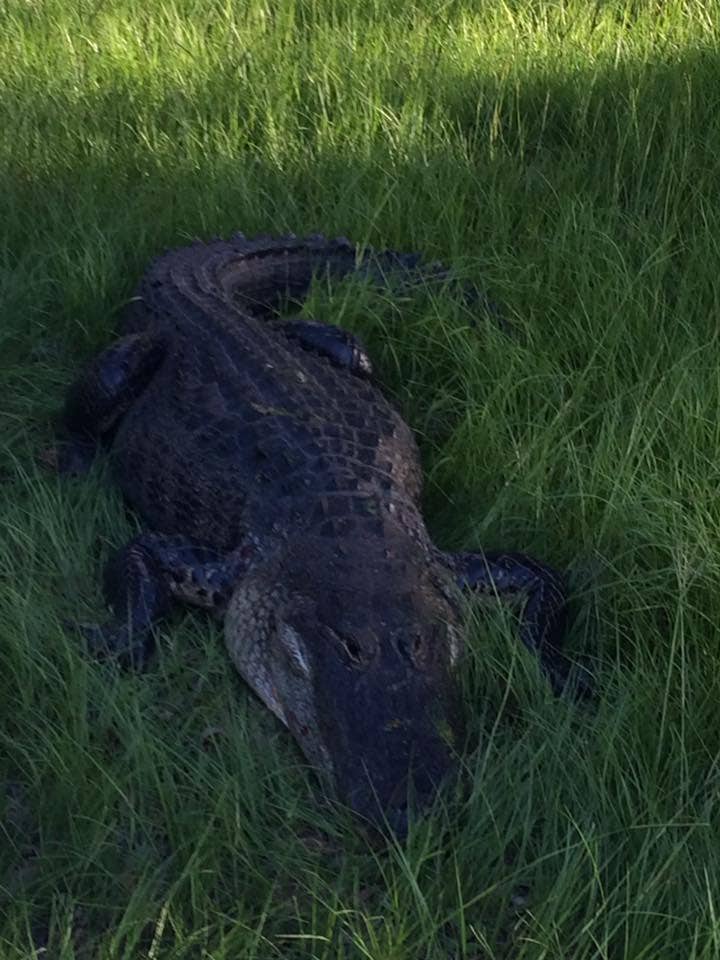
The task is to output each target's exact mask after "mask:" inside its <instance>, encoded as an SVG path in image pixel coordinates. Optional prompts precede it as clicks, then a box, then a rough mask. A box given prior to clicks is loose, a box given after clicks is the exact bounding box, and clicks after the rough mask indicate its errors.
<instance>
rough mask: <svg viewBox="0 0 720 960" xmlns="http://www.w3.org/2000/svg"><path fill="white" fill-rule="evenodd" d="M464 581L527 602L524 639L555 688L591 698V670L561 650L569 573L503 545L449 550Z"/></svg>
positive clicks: (448, 559)
mask: <svg viewBox="0 0 720 960" xmlns="http://www.w3.org/2000/svg"><path fill="white" fill-rule="evenodd" d="M444 562H445V563H446V565H447V566H449V567H450V569H451V570H452V572H453V574H454V575H455V580H456V582H457V584H458V586H459V587H460V588H461V589H463V590H466V591H468V592H470V593H475V594H480V595H485V596H487V597H493V596H494V597H496V598H497V599H499V600H502V601H503V602H505V603H507V604H509V605H511V606H516V605H518V604H520V605H521V607H522V612H521V614H520V640H521V641H522V642H523V644H524V645H525V646H526V647H527V648H528V650H530V652H531V653H534V654H535V655H536V656H537V657H538V659H539V661H540V666H541V668H542V670H543V672H544V673H545V675H546V676H547V678H548V682H549V683H550V686H551V687H552V690H553V693H555V694H556V695H558V696H560V695H564V696H570V697H572V698H573V699H576V700H587V699H589V698H590V697H592V695H593V682H592V674H591V672H590V670H589V669H588V668H587V667H586V666H585V665H584V664H580V663H573V662H572V661H571V660H570V659H568V657H566V656H565V654H564V653H563V652H562V651H561V650H560V643H561V642H562V636H563V633H564V628H565V619H566V592H565V584H564V578H563V577H562V575H561V574H560V573H559V572H558V571H557V570H554V569H553V568H552V567H548V566H546V565H545V564H543V563H539V562H538V561H537V560H535V559H533V558H532V557H529V556H527V555H526V554H523V553H510V552H508V553H505V552H501V551H495V552H487V553H486V552H484V551H477V552H474V553H458V554H445V557H444Z"/></svg>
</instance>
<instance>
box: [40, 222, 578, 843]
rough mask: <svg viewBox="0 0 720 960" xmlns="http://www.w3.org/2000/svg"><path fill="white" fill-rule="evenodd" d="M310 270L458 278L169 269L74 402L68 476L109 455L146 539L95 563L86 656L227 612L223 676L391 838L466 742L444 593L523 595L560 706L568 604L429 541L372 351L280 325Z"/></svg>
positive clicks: (344, 246) (405, 258)
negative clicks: (232, 672) (95, 595)
mask: <svg viewBox="0 0 720 960" xmlns="http://www.w3.org/2000/svg"><path fill="white" fill-rule="evenodd" d="M322 272H328V273H330V274H331V275H332V276H336V277H340V276H344V275H347V274H349V273H355V272H358V273H360V274H362V275H364V276H366V277H368V278H369V279H371V280H372V281H374V282H378V283H384V282H389V281H392V282H394V283H395V282H397V283H400V284H402V285H404V286H410V287H412V285H414V284H418V283H427V282H428V281H430V280H432V281H441V282H448V283H452V282H453V281H452V278H451V277H450V276H449V275H448V273H447V272H446V271H444V270H443V268H442V267H440V266H438V265H431V266H429V267H423V266H421V264H420V263H419V258H418V257H417V256H415V255H405V254H398V253H394V252H391V251H386V252H383V253H373V252H366V253H365V255H364V256H361V255H360V252H359V251H358V250H356V248H355V247H354V246H353V245H352V244H351V243H350V242H349V241H347V240H345V239H338V240H325V239H324V238H323V237H310V238H305V239H296V238H294V237H285V238H280V239H273V238H270V237H260V238H255V239H252V240H250V239H246V238H245V237H244V236H242V235H237V236H235V237H234V238H232V239H231V240H229V241H221V240H217V241H213V242H211V243H207V244H202V243H197V244H194V245H192V246H189V247H187V248H184V249H180V250H175V251H171V252H169V253H166V254H165V255H163V256H161V257H160V258H159V259H157V260H156V261H155V262H154V263H153V264H152V265H151V266H150V268H149V270H148V272H147V273H146V275H145V277H144V278H143V279H142V281H141V283H140V286H139V288H138V290H137V294H136V296H135V297H134V298H133V300H132V302H131V304H130V308H129V309H128V311H127V313H126V315H125V317H124V320H123V326H122V329H121V334H122V335H121V337H120V339H118V340H116V341H115V342H114V343H113V344H112V345H111V346H110V347H108V348H107V349H106V350H105V351H103V352H102V353H101V354H100V355H99V356H97V357H96V358H95V359H94V360H93V361H92V362H91V363H90V365H89V366H88V368H87V370H86V371H85V373H84V374H83V375H82V377H81V378H80V379H79V380H78V381H77V383H76V384H75V385H74V386H73V387H72V388H71V390H70V392H69V394H68V399H67V404H66V410H65V417H64V429H65V434H66V436H65V440H64V442H63V443H61V444H60V445H59V447H58V452H57V465H58V468H59V469H60V470H63V471H74V472H77V471H81V470H83V469H84V468H85V467H86V466H87V465H88V464H89V463H90V461H91V459H92V456H93V455H94V453H95V451H96V449H97V447H98V446H101V445H102V446H105V447H107V448H108V449H109V451H110V455H111V459H112V469H113V473H114V476H115V479H116V481H117V483H118V484H119V485H120V487H121V489H122V491H123V493H124V495H125V497H126V498H127V500H128V502H129V503H130V504H131V506H132V507H133V508H134V509H135V510H136V511H137V513H138V514H139V515H140V517H141V518H142V520H143V523H144V526H145V528H146V530H147V532H146V533H143V534H141V535H140V536H139V537H137V538H135V539H134V540H133V541H132V542H131V543H130V544H128V545H127V546H126V547H125V548H124V549H122V550H120V551H119V553H118V554H117V555H116V556H115V557H114V558H113V559H112V560H111V562H110V563H109V565H108V567H107V569H106V572H105V590H106V595H107V598H108V601H109V603H110V605H111V607H112V609H113V612H114V614H115V618H116V619H115V621H114V622H113V623H112V624H110V625H109V626H107V627H103V628H98V627H94V628H93V627H86V628H84V632H85V633H86V635H87V636H88V637H89V638H90V639H91V641H93V642H94V644H95V645H97V646H99V647H104V648H106V649H109V650H111V651H112V652H114V654H115V655H117V656H118V657H119V658H121V659H124V660H127V661H130V662H133V663H136V664H140V663H142V662H143V661H144V660H145V658H146V657H147V655H148V653H149V651H150V646H151V641H152V631H151V629H150V628H151V627H152V625H153V624H154V623H155V622H156V621H158V620H159V619H160V618H162V617H164V616H165V615H166V614H167V613H168V612H169V611H170V610H171V609H172V607H173V605H174V604H175V603H176V602H178V601H180V602H187V603H193V604H197V605H200V606H202V607H205V608H207V609H209V610H211V611H214V612H215V613H217V614H219V615H220V616H221V617H222V618H223V619H224V624H225V638H226V643H227V646H228V650H229V652H230V655H231V657H232V659H233V661H234V663H235V665H236V666H237V669H238V670H239V672H240V673H241V674H242V676H243V677H244V678H245V679H246V680H247V682H248V683H249V684H250V686H251V687H252V688H253V689H254V690H255V692H256V693H257V694H258V695H259V696H260V698H261V699H262V700H263V701H264V702H265V704H266V705H267V706H268V707H269V708H270V709H271V710H272V711H273V712H274V713H275V714H276V715H277V716H278V717H279V718H280V719H281V720H282V722H283V723H285V724H286V725H287V726H288V727H289V729H290V730H291V731H292V733H293V735H294V736H295V738H296V739H297V741H298V743H299V744H300V746H301V748H302V749H303V751H304V753H305V755H306V756H307V758H308V759H309V761H310V762H311V763H312V764H314V765H315V766H317V767H318V768H319V770H320V772H321V773H323V774H325V776H326V777H327V780H328V781H329V782H330V784H331V785H332V786H333V787H334V788H335V791H336V792H337V794H338V795H339V796H340V797H341V799H343V800H344V801H345V802H347V803H348V804H349V805H350V806H352V807H353V808H354V809H355V810H356V811H357V812H358V813H360V814H362V815H364V816H367V817H369V818H371V819H374V820H382V821H384V822H387V823H389V824H390V826H392V827H394V828H395V829H396V830H397V831H399V832H402V831H403V830H404V829H405V826H406V822H407V802H408V791H410V792H411V793H412V794H413V795H414V797H415V798H416V799H417V800H419V801H422V800H423V799H426V798H428V797H430V796H431V795H432V793H433V791H434V789H435V787H436V786H437V784H438V783H439V782H440V781H441V780H442V779H443V777H444V775H445V773H446V771H447V770H448V769H449V768H450V767H451V765H452V761H453V754H454V751H455V748H456V746H457V745H458V737H459V729H460V723H459V711H458V704H457V691H456V681H455V678H454V668H455V665H456V663H457V660H458V657H459V654H460V649H461V640H460V636H461V630H462V623H461V613H460V605H459V603H458V593H459V591H458V589H457V588H458V586H459V587H461V588H467V589H469V590H471V591H478V592H484V593H494V594H497V595H499V596H501V597H505V596H508V597H513V598H518V597H520V598H521V599H522V601H523V613H522V623H521V638H522V640H523V642H524V643H525V644H526V645H527V646H528V647H529V648H530V649H531V650H533V651H534V652H536V653H537V655H538V656H539V658H540V663H541V664H542V666H543V668H544V670H545V671H546V673H547V675H548V677H549V679H550V681H551V683H552V686H553V688H554V689H555V690H556V691H558V692H559V691H560V690H562V689H563V687H564V685H565V683H566V680H567V677H568V665H567V661H566V660H565V659H564V658H563V656H562V655H561V653H560V652H559V649H558V643H559V640H560V633H561V630H562V624H563V615H564V605H565V597H564V591H563V586H562V583H561V579H560V577H559V576H558V575H557V574H556V573H554V572H553V571H552V570H550V569H548V568H547V567H544V566H542V565H541V564H538V563H536V562H535V561H533V560H531V559H530V558H528V557H524V556H522V555H518V554H511V553H508V554H483V553H472V554H461V555H454V556H450V555H445V554H442V553H440V551H438V550H437V549H436V548H435V547H434V546H433V544H432V543H431V541H430V538H429V536H428V533H427V530H426V528H425V524H424V522H423V519H422V516H421V514H420V509H419V498H420V486H421V471H420V463H419V458H418V451H417V448H416V445H415V441H414V439H413V436H412V433H411V431H410V429H409V428H408V426H407V425H406V424H405V423H404V421H403V420H402V418H401V417H400V415H399V414H398V413H397V412H396V410H395V409H394V408H393V407H392V406H391V404H390V403H389V402H388V401H387V399H386V398H385V397H384V396H383V394H382V393H381V392H380V390H379V389H378V388H377V387H376V386H375V385H374V383H373V382H372V379H371V364H370V360H369V358H368V356H367V353H366V351H365V350H364V348H363V346H362V345H361V344H360V343H359V342H358V341H357V340H356V338H355V337H353V336H352V335H350V334H349V333H346V332H345V331H343V330H341V329H339V328H338V327H335V326H331V325H326V324H320V323H315V322H311V321H307V320H301V319H290V320H288V319H287V318H281V317H280V315H279V310H280V309H281V308H282V307H283V306H284V305H286V304H287V303H288V302H292V301H298V300H301V299H302V297H303V296H304V295H305V293H306V292H307V290H308V288H309V285H310V283H311V282H312V279H313V277H314V276H315V275H317V274H318V273H322ZM456 286H457V282H456ZM460 291H461V293H462V295H463V296H465V297H467V298H473V297H474V296H475V292H474V290H473V289H472V288H469V287H466V286H460Z"/></svg>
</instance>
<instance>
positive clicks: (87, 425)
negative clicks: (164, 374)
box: [44, 333, 164, 473]
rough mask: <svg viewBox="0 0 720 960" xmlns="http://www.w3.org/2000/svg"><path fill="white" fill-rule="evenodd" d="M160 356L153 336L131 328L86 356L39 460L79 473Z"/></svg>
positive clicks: (161, 350)
mask: <svg viewBox="0 0 720 960" xmlns="http://www.w3.org/2000/svg"><path fill="white" fill-rule="evenodd" d="M163 355H164V346H163V344H162V342H161V341H160V340H159V338H158V337H157V336H155V335H151V334H148V333H136V334H130V335H129V336H126V337H122V338H121V339H120V340H116V341H115V343H113V344H111V345H110V346H109V347H107V348H106V349H105V350H103V351H102V353H100V354H98V356H96V357H95V358H94V359H93V360H91V361H90V363H89V364H88V366H87V367H86V369H85V370H84V372H83V373H82V375H81V376H80V377H79V379H78V380H76V381H75V383H74V384H73V385H72V386H71V387H70V390H69V391H68V394H67V398H66V401H65V410H64V413H63V417H62V437H61V439H60V440H59V442H58V445H57V447H56V448H55V450H54V453H51V454H45V455H44V461H45V462H46V463H47V464H48V465H51V466H53V467H54V468H55V469H56V470H58V471H59V472H60V473H84V472H85V471H86V470H88V469H89V467H90V465H91V463H92V460H93V457H94V455H95V451H96V449H97V446H98V443H100V442H101V441H103V440H104V439H106V438H107V437H108V436H110V435H111V434H112V431H113V429H114V428H115V427H116V426H117V425H118V423H119V422H120V419H121V417H122V416H123V414H124V413H125V412H126V411H127V410H128V409H129V408H130V406H131V405H132V403H133V401H134V400H136V399H137V397H138V396H139V395H140V393H141V392H142V391H143V390H144V389H145V387H146V386H147V385H148V383H149V382H150V380H151V378H152V376H153V374H154V373H155V371H156V370H157V368H158V366H159V365H160V362H161V360H162V358H163Z"/></svg>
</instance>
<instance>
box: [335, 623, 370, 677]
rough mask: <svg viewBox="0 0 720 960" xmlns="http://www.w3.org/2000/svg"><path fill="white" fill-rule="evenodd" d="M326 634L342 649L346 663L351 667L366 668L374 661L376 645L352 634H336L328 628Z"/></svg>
mask: <svg viewBox="0 0 720 960" xmlns="http://www.w3.org/2000/svg"><path fill="white" fill-rule="evenodd" d="M324 633H325V635H326V637H327V638H328V639H329V640H331V641H332V643H333V644H334V645H335V646H336V647H338V648H339V649H340V652H341V653H342V655H343V657H344V659H345V661H346V662H347V663H348V664H349V665H350V666H351V667H364V666H366V665H367V664H368V663H369V662H370V660H371V659H372V657H373V654H374V652H375V644H374V643H372V642H369V641H363V640H362V639H360V638H359V637H356V636H353V635H352V634H350V633H342V634H341V633H336V632H335V631H334V630H330V629H329V628H328V627H326V628H325V630H324Z"/></svg>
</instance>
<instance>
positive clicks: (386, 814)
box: [348, 757, 457, 840]
mask: <svg viewBox="0 0 720 960" xmlns="http://www.w3.org/2000/svg"><path fill="white" fill-rule="evenodd" d="M456 773H457V765H456V764H455V762H454V761H453V760H452V758H450V757H448V760H447V763H446V764H445V765H444V767H443V769H442V771H440V770H436V771H435V777H436V778H437V779H435V780H433V781H432V782H430V781H428V782H426V784H425V787H424V789H418V787H417V785H416V783H415V781H413V782H412V783H411V784H408V782H407V780H405V781H404V782H402V783H401V784H399V785H398V787H397V788H396V789H395V791H393V796H392V798H391V799H390V800H389V801H388V800H386V801H385V802H383V800H382V799H381V797H380V796H379V795H378V794H377V793H376V792H375V791H373V790H372V789H370V790H367V789H364V788H363V787H358V788H356V789H355V791H354V792H353V793H352V794H351V795H350V796H349V798H348V803H349V806H350V807H351V809H352V810H353V811H354V812H355V813H357V814H359V815H360V816H361V817H362V818H363V819H364V820H366V821H368V822H370V823H371V824H373V826H375V827H376V828H378V829H379V830H380V831H382V832H383V833H390V834H392V835H393V836H395V837H396V838H397V839H399V840H403V839H405V837H406V836H407V833H408V830H409V827H410V823H411V822H412V821H414V820H417V819H418V818H419V817H421V816H422V815H423V814H424V813H425V812H426V811H427V809H428V808H429V807H430V806H431V805H432V804H433V803H434V802H435V800H436V799H437V797H438V794H439V793H440V792H441V791H442V790H443V788H446V787H447V786H449V784H450V782H451V781H452V779H453V776H454V775H455V774H456ZM423 779H424V778H423Z"/></svg>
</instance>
